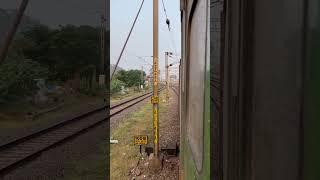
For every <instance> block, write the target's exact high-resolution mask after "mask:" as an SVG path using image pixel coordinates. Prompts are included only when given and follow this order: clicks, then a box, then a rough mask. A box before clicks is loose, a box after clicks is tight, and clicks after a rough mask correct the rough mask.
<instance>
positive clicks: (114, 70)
mask: <svg viewBox="0 0 320 180" xmlns="http://www.w3.org/2000/svg"><path fill="white" fill-rule="evenodd" d="M143 3H144V0H142V2H141V5H140V8H139V11H138V13H137V15H136V17H135V19H134V21H133V24H132V27H131V29H130V32H129V34H128V37H127V39H126V41H125V43H124V45H123V47H122V50H121V52H120V55H119V58H118V60H117V63H116V65H115V67H114V69H113V71H112V74H111V77H110V80H112V78H113V75H114V73H115V72H116V70H117V67H118V64H119V62H120V59H121V57H122V54H123V52H124V49H125V48H126V45H127V43H128V40H129V38H130V35H131V32H132V30H133V27H134V25H135V24H136V21H137V19H138V17H139V14H140V11H141V9H142V6H143Z"/></svg>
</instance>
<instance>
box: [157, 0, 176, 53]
mask: <svg viewBox="0 0 320 180" xmlns="http://www.w3.org/2000/svg"><path fill="white" fill-rule="evenodd" d="M161 2H162V6H163V11H164V14H165V16H166V24H167V25H168V30H169V34H170V40H171V43H172V46H173V49H174V51H175V53H176V54H177V48H176V45H175V41H174V39H173V34H172V31H171V27H170V20H169V18H168V14H167V9H166V6H165V4H164V1H163V0H161Z"/></svg>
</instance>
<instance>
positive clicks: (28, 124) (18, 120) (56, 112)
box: [0, 90, 143, 144]
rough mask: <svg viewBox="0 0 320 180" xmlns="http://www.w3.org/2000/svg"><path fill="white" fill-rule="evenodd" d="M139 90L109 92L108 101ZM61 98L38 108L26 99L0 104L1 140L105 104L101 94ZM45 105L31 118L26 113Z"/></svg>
mask: <svg viewBox="0 0 320 180" xmlns="http://www.w3.org/2000/svg"><path fill="white" fill-rule="evenodd" d="M141 94H143V92H135V91H133V90H130V91H129V93H128V94H126V95H123V96H119V95H115V96H111V97H110V98H111V99H110V102H111V103H112V104H115V103H118V102H121V101H123V100H125V99H129V98H133V97H135V96H138V95H141ZM63 100H64V101H63V103H56V104H53V105H51V106H49V107H45V108H44V107H43V108H39V107H36V106H33V105H31V104H29V103H14V104H10V105H6V106H4V107H0V108H1V112H0V130H1V131H0V141H1V144H5V143H6V142H9V141H11V140H13V139H15V138H17V137H21V136H24V135H27V134H30V133H32V132H34V131H37V130H38V129H43V128H45V127H47V126H50V125H51V124H55V123H58V122H60V121H64V120H66V119H70V118H71V117H74V116H77V115H79V114H82V113H83V112H86V111H90V110H92V109H95V108H97V107H101V106H103V105H104V102H103V98H102V97H99V96H88V95H84V94H80V93H78V94H70V95H68V96H65V97H63ZM46 109H49V110H50V109H52V110H50V111H49V112H47V113H43V114H41V115H39V116H37V117H35V118H33V119H30V118H28V117H27V114H28V112H33V113H34V112H40V111H45V110H46Z"/></svg>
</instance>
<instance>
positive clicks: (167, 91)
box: [165, 52, 172, 102]
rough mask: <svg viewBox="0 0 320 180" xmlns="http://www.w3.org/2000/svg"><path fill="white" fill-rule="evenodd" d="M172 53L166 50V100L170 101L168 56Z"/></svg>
mask: <svg viewBox="0 0 320 180" xmlns="http://www.w3.org/2000/svg"><path fill="white" fill-rule="evenodd" d="M169 55H172V52H165V61H166V62H165V66H166V67H165V69H166V100H167V102H169V65H168V57H169Z"/></svg>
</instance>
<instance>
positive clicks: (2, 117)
mask: <svg viewBox="0 0 320 180" xmlns="http://www.w3.org/2000/svg"><path fill="white" fill-rule="evenodd" d="M99 104H101V105H103V99H102V98H101V97H97V96H87V95H81V94H80V95H78V96H66V97H65V98H64V104H63V105H62V107H60V108H58V109H56V110H54V111H51V112H48V113H46V114H43V115H41V116H39V117H37V118H35V119H34V120H27V119H26V114H27V113H28V112H38V111H40V110H41V109H44V108H39V107H36V106H34V105H31V104H28V103H26V102H21V103H18V102H17V103H12V104H9V105H7V106H5V107H2V108H1V112H0V127H1V129H19V128H27V127H31V126H37V125H39V124H44V123H46V122H49V121H55V120H56V119H58V118H63V116H65V114H75V113H79V112H82V111H83V109H86V108H89V107H90V106H96V105H99ZM47 108H48V107H47Z"/></svg>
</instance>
